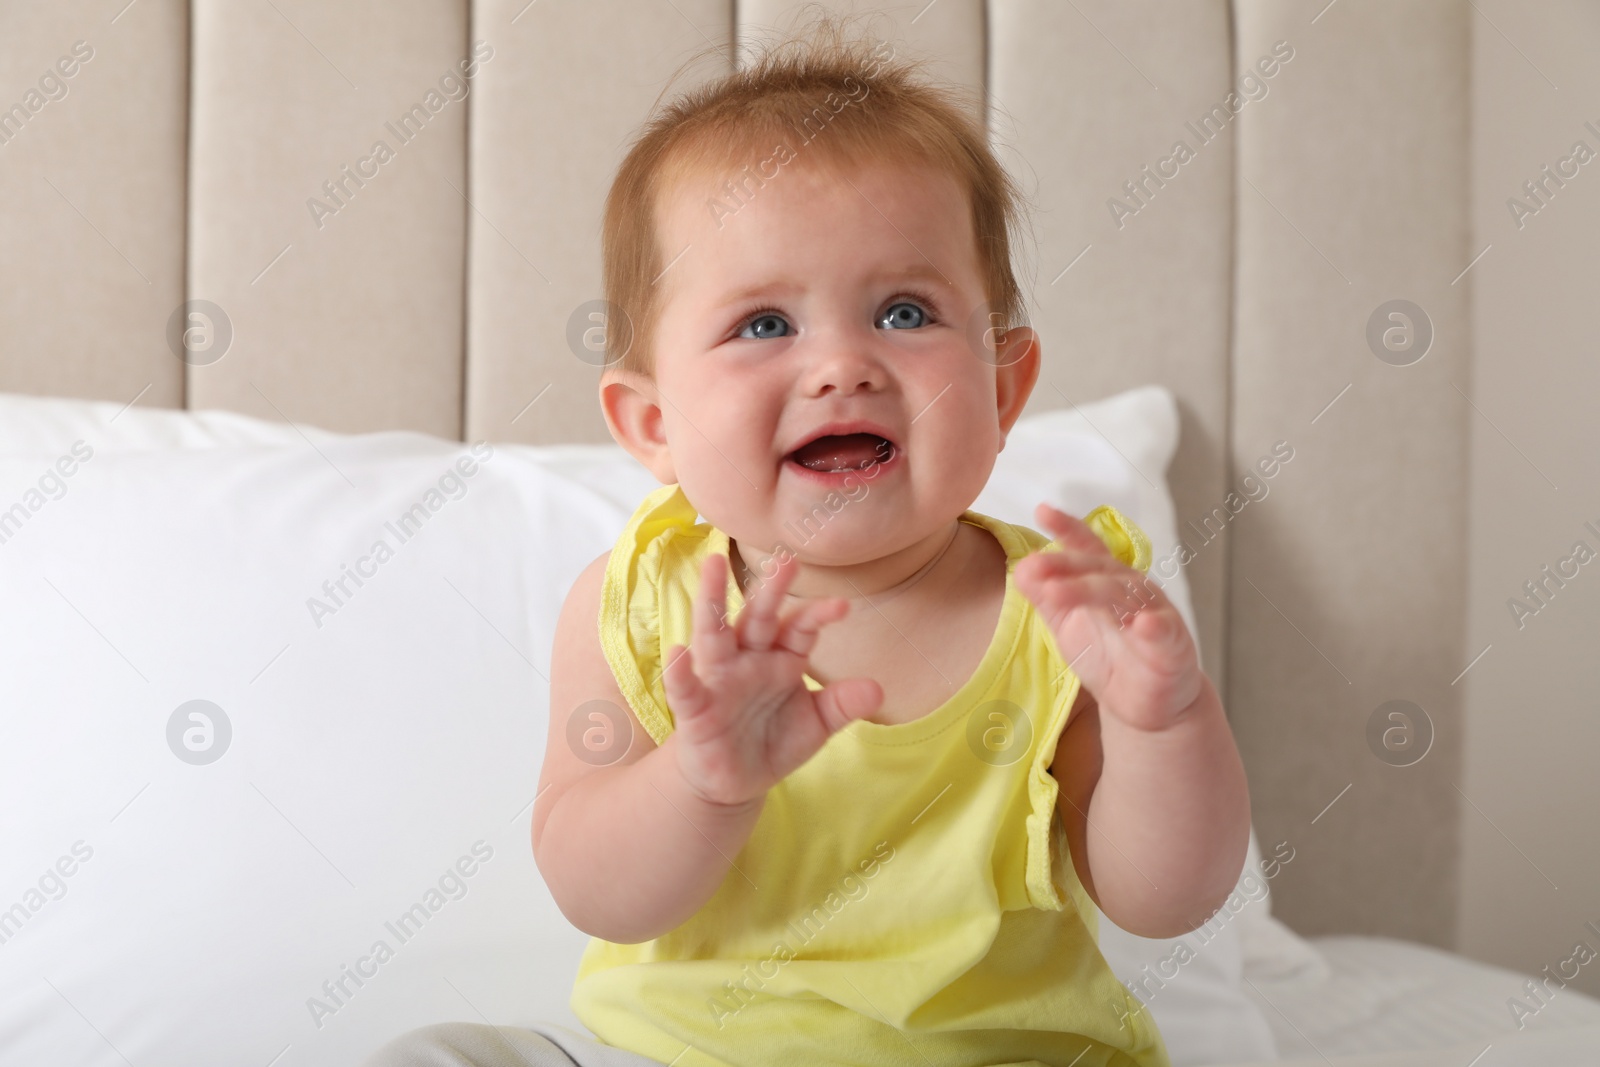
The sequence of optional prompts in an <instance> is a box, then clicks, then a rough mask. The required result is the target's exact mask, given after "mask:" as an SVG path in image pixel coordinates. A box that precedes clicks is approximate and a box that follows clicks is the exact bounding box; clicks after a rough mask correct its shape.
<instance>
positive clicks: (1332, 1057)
mask: <svg viewBox="0 0 1600 1067" xmlns="http://www.w3.org/2000/svg"><path fill="white" fill-rule="evenodd" d="M1269 922H1273V923H1276V920H1269ZM1306 943H1308V944H1309V945H1310V946H1311V948H1313V949H1314V950H1315V958H1313V957H1312V956H1311V955H1310V954H1307V955H1305V956H1304V957H1303V958H1301V959H1300V960H1298V961H1297V962H1296V963H1295V965H1294V966H1293V967H1292V968H1285V967H1282V966H1276V967H1274V966H1266V965H1263V961H1261V960H1259V959H1258V960H1256V961H1255V962H1256V966H1254V967H1252V963H1251V961H1249V960H1247V962H1246V966H1245V973H1244V979H1245V981H1244V986H1245V990H1246V992H1247V993H1248V994H1249V995H1250V996H1251V997H1252V998H1253V999H1255V1000H1256V1001H1257V1002H1258V1003H1259V1004H1260V1005H1261V1006H1262V1009H1263V1012H1264V1014H1265V1015H1266V1017H1267V1019H1268V1022H1269V1023H1270V1025H1271V1026H1272V1029H1273V1034H1274V1037H1275V1038H1276V1040H1277V1045H1278V1055H1279V1057H1280V1058H1279V1059H1278V1060H1277V1061H1255V1062H1252V1063H1250V1064H1235V1065H1233V1067H1259V1065H1264V1064H1266V1063H1268V1062H1276V1063H1277V1064H1279V1065H1280V1067H1287V1065H1295V1067H1301V1065H1304V1067H1310V1065H1311V1064H1320V1065H1326V1064H1329V1063H1332V1064H1334V1065H1336V1067H1422V1065H1424V1064H1426V1065H1433V1064H1440V1065H1454V1067H1469V1064H1470V1065H1471V1067H1513V1065H1515V1067H1522V1065H1524V1064H1527V1065H1539V1067H1568V1065H1571V1067H1580V1065H1581V1067H1593V1065H1596V1064H1600V1000H1596V999H1594V998H1592V997H1589V996H1585V995H1584V994H1582V993H1579V992H1578V991H1577V990H1575V989H1573V988H1572V987H1571V986H1567V987H1565V988H1556V990H1555V993H1554V995H1553V996H1549V997H1548V998H1547V1002H1546V1003H1545V1004H1544V1006H1543V1007H1539V1010H1538V1011H1537V1013H1536V1014H1535V1015H1533V1016H1532V1017H1524V1019H1523V1022H1524V1023H1525V1026H1524V1027H1522V1028H1520V1029H1519V1026H1518V1020H1517V1018H1516V1017H1515V1016H1514V1015H1513V1013H1512V1010H1511V1007H1510V1004H1509V1002H1510V1000H1511V999H1512V998H1516V999H1518V1000H1521V1001H1522V1002H1523V1003H1525V1004H1527V1005H1528V1006H1529V1007H1530V1008H1531V1007H1538V1001H1536V1000H1535V999H1533V997H1532V996H1531V995H1530V994H1529V992H1528V990H1527V988H1526V983H1527V982H1528V980H1529V976H1528V975H1526V974H1519V973H1517V972H1515V971H1510V970H1506V969H1504V968H1501V967H1494V966H1490V965H1488V964H1483V963H1478V962H1475V961H1473V960H1468V959H1466V958H1464V957H1462V956H1458V955H1455V954H1453V953H1449V952H1445V951H1442V950H1440V949H1436V948H1432V947H1429V946H1426V945H1419V944H1414V943H1411V942H1406V941H1397V940H1393V939H1390V938H1379V937H1355V936H1343V937H1318V938H1311V939H1310V940H1309V942H1306Z"/></svg>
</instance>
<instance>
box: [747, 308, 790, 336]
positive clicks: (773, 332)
mask: <svg viewBox="0 0 1600 1067" xmlns="http://www.w3.org/2000/svg"><path fill="white" fill-rule="evenodd" d="M751 331H754V332H753V333H752V332H751ZM788 333H789V323H788V322H787V321H786V320H785V319H784V318H783V316H781V315H775V314H773V313H772V312H770V311H760V312H757V313H756V314H755V315H753V316H751V318H750V319H748V320H747V321H746V322H745V324H744V328H743V329H741V330H740V331H739V336H740V337H743V338H746V339H748V340H755V341H763V340H766V339H768V338H772V337H785V336H788Z"/></svg>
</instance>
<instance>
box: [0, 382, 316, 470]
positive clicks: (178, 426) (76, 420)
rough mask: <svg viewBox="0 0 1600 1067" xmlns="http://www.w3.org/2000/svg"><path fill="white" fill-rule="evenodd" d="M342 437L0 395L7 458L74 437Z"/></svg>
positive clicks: (139, 445)
mask: <svg viewBox="0 0 1600 1067" xmlns="http://www.w3.org/2000/svg"><path fill="white" fill-rule="evenodd" d="M296 426H298V427H299V428H298V429H296ZM302 433H304V435H305V436H301V434H302ZM344 436H347V435H345V434H336V433H334V432H332V431H331V430H323V429H319V428H317V427H315V426H307V425H301V424H298V423H297V424H296V425H295V426H291V425H290V424H289V423H287V422H282V421H274V420H268V419H258V418H255V417H253V416H250V415H241V414H239V413H238V412H236V411H220V410H212V411H177V410H174V409H172V408H151V407H142V406H140V405H138V404H127V403H116V402H113V401H107V400H73V399H70V398H67V397H53V396H26V395H24V394H21V393H0V455H7V456H16V455H52V456H54V455H60V454H61V453H63V452H66V451H68V450H69V449H70V448H71V447H72V443H73V442H74V441H78V440H83V441H87V442H89V443H90V444H91V445H93V446H94V447H95V448H99V449H109V450H115V451H118V452H132V451H159V450H161V449H168V448H215V447H217V446H219V445H301V446H304V445H305V444H306V442H307V440H308V439H309V440H311V441H316V442H321V441H324V440H329V439H331V438H336V437H344Z"/></svg>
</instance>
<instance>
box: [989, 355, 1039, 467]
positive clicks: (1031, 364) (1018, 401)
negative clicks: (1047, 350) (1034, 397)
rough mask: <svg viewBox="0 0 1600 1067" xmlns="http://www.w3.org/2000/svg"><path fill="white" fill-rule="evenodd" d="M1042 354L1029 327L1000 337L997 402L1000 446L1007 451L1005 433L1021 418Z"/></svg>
mask: <svg viewBox="0 0 1600 1067" xmlns="http://www.w3.org/2000/svg"><path fill="white" fill-rule="evenodd" d="M1041 362H1042V360H1041V352H1040V346H1039V335H1038V334H1037V333H1035V332H1034V331H1033V330H1032V329H1030V328H1029V327H1027V326H1010V327H1007V328H1006V330H1005V332H1004V333H1003V334H1001V336H1000V338H999V343H998V345H997V346H996V350H995V377H994V399H995V406H996V408H997V409H998V410H997V411H996V414H997V415H998V416H999V420H1000V447H1001V448H1005V438H1006V433H1007V432H1008V431H1009V430H1010V429H1011V427H1012V426H1014V425H1015V424H1016V421H1017V419H1018V418H1020V417H1021V415H1022V409H1023V408H1024V407H1025V406H1026V405H1027V403H1028V397H1029V396H1030V395H1031V394H1032V393H1033V387H1034V385H1035V384H1036V383H1037V382H1038V380H1039V366H1040V363H1041Z"/></svg>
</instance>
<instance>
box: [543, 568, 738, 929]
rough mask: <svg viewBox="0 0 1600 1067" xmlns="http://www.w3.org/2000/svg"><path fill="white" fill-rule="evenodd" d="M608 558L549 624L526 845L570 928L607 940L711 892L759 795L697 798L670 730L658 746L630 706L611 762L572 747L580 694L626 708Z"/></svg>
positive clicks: (665, 918)
mask: <svg viewBox="0 0 1600 1067" xmlns="http://www.w3.org/2000/svg"><path fill="white" fill-rule="evenodd" d="M608 558H609V553H608V554H607V555H605V556H601V557H600V558H599V559H597V560H595V561H594V562H593V563H591V564H590V565H589V566H588V567H587V568H586V569H585V570H584V572H583V573H582V574H581V575H579V576H578V580H577V581H576V582H575V583H573V586H572V590H571V592H569V593H568V594H567V600H566V603H565V605H564V606H563V607H562V609H561V618H560V620H559V621H558V622H557V623H556V638H555V649H554V655H553V656H552V657H551V664H550V728H549V735H548V737H547V739H546V741H545V756H544V768H543V770H542V771H541V772H540V775H539V795H538V800H536V801H535V802H534V805H533V854H534V861H535V862H536V863H537V864H538V866H539V872H540V873H541V874H542V875H543V876H544V880H545V884H546V885H547V886H549V887H550V893H551V895H552V896H554V897H555V901H556V904H557V905H558V906H559V907H560V908H561V912H562V914H563V915H565V916H566V917H567V919H568V920H569V921H570V922H571V923H572V924H573V925H574V926H576V927H577V928H578V929H580V930H582V931H583V932H584V933H586V934H589V935H590V936H593V937H599V938H602V939H604V940H606V941H614V942H617V943H634V942H638V941H647V940H649V939H650V938H653V937H656V936H658V935H660V934H662V933H664V932H666V931H667V930H670V929H672V928H673V927H675V926H677V925H678V924H680V923H681V922H683V921H684V920H685V919H687V918H688V917H689V916H691V915H693V914H694V913H695V911H697V910H698V909H699V908H700V906H701V905H702V904H704V903H705V902H706V901H707V900H709V899H710V898H711V895H712V894H713V893H715V892H716V889H717V886H718V885H720V884H721V882H722V879H723V877H724V876H725V875H726V874H727V872H728V869H729V865H730V863H731V857H732V856H734V855H736V854H737V853H738V851H739V849H741V848H742V847H744V842H745V840H746V838H748V837H749V836H750V831H751V829H752V828H754V826H755V824H756V819H757V818H758V817H759V816H760V814H761V806H762V802H763V800H764V799H765V798H764V797H757V798H755V799H754V800H753V801H750V802H747V803H744V804H738V805H732V806H728V805H722V804H712V803H708V802H707V801H705V800H703V799H701V797H699V796H698V795H696V794H695V793H694V792H692V791H691V790H690V789H689V788H688V787H687V785H686V783H685V781H684V778H683V776H682V775H681V774H680V773H679V772H678V763H677V760H676V759H674V758H673V752H672V748H673V747H674V745H675V744H676V742H677V740H678V736H677V734H676V733H674V734H671V735H669V736H668V737H667V739H666V742H665V743H664V744H662V745H660V746H659V747H658V746H657V745H656V743H655V742H654V741H653V740H651V738H650V735H649V733H647V732H646V731H645V729H644V727H642V726H641V725H639V723H638V722H637V721H636V720H635V719H634V717H633V714H632V712H627V721H628V723H629V725H630V726H631V727H632V729H633V739H632V743H631V744H629V745H628V748H627V754H626V755H624V756H622V757H621V758H620V759H619V760H617V761H616V762H615V763H612V764H610V765H609V766H595V765H592V764H590V763H587V762H585V761H583V760H582V759H579V758H578V755H577V754H576V753H575V752H573V751H572V749H571V747H570V746H569V745H568V742H567V736H568V735H567V720H568V717H569V716H570V715H571V714H573V713H574V711H575V709H577V708H578V707H579V706H581V705H582V704H584V703H586V702H588V701H591V700H608V701H610V702H611V703H612V704H614V705H615V706H616V707H618V708H621V709H627V707H628V702H627V700H626V699H625V698H624V697H623V695H622V691H621V690H620V689H619V688H617V681H616V678H615V677H614V676H613V675H612V673H611V667H610V665H609V664H607V663H606V659H605V654H604V653H603V652H602V651H601V650H600V637H599V633H598V630H597V625H596V620H597V619H598V618H599V613H600V582H601V579H602V578H603V577H604V575H605V566H606V561H607V559H608Z"/></svg>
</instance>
